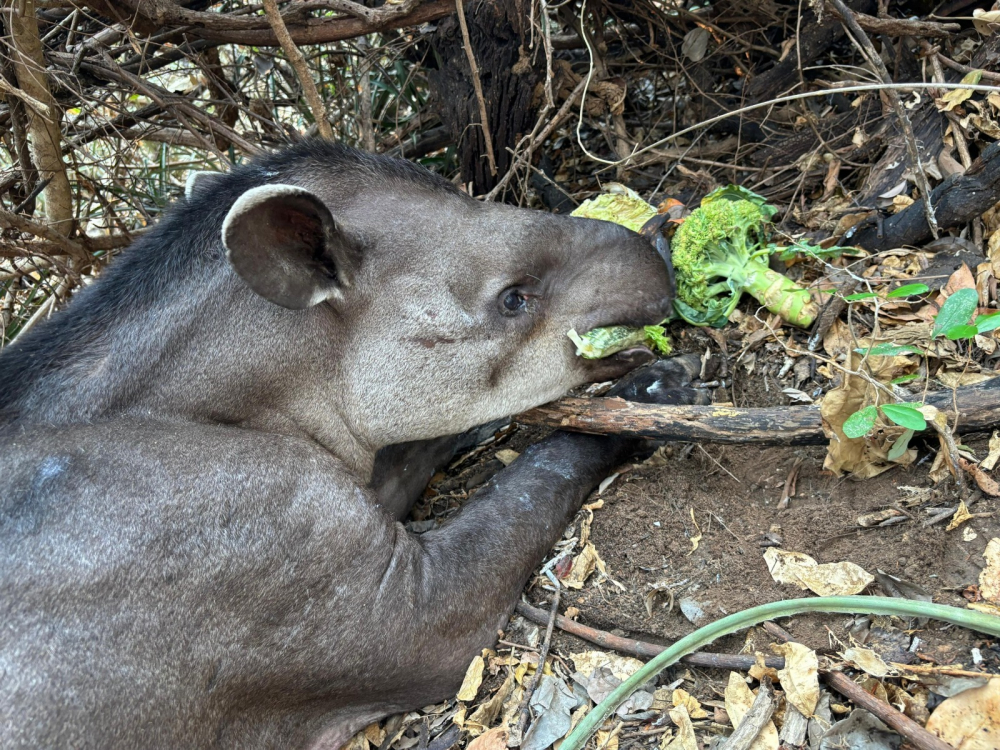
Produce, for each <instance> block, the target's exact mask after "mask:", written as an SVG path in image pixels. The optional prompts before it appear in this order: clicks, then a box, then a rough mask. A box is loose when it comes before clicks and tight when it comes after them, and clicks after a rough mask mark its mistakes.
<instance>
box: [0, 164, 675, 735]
mask: <svg viewBox="0 0 1000 750" xmlns="http://www.w3.org/2000/svg"><path fill="white" fill-rule="evenodd" d="M277 184H281V185H291V186H293V188H294V190H293V191H292V192H294V193H295V195H296V196H301V195H307V196H309V198H308V199H309V200H310V201H316V203H317V205H320V206H322V207H323V210H325V211H327V212H328V213H329V216H330V217H332V220H333V224H332V225H330V226H335V227H336V230H335V231H334V230H332V229H329V227H327V229H329V231H327V230H324V233H323V234H322V236H323V238H324V239H323V243H328V242H330V241H331V237H332V238H333V240H335V241H337V242H342V243H343V245H342V246H341V248H340V249H339V250H338V251H337V252H327V253H326V254H325V255H322V258H320V259H319V260H317V262H318V263H321V264H326V263H328V260H329V259H330V258H333V259H341V260H342V259H343V258H349V257H352V256H350V255H349V254H348V255H345V254H344V253H350V252H356V253H357V265H356V268H352V269H350V274H349V278H350V283H345V282H347V279H348V276H347V275H345V276H344V277H343V278H340V279H339V280H334V282H331V283H335V285H336V289H337V293H336V294H326V293H323V294H321V292H323V290H324V289H325V288H326V287H325V286H324V285H326V284H328V281H329V279H325V280H324V279H323V278H321V277H320V276H316V277H315V279H316V280H315V282H314V283H315V289H314V292H315V297H314V298H311V301H312V302H314V303H315V304H312V305H311V306H308V307H306V308H305V309H299V310H295V309H285V308H283V307H280V306H278V305H275V304H273V303H272V302H270V301H268V300H266V299H264V298H262V297H261V296H259V295H258V294H256V293H254V291H253V289H252V287H253V288H257V286H256V280H255V279H254V278H251V279H249V281H250V283H248V281H247V276H248V274H249V275H252V274H256V273H259V274H274V273H279V272H281V271H276V270H275V268H274V265H273V264H271V265H266V264H265V265H264V266H262V265H261V264H259V263H258V264H257V265H253V264H251V265H249V266H247V267H245V268H243V269H242V270H241V271H240V274H237V273H236V272H234V270H233V268H232V266H230V265H229V264H228V263H227V262H226V259H225V253H224V248H223V246H222V231H223V220H224V219H225V217H226V216H227V215H229V216H231V217H232V216H238V215H239V211H240V210H241V209H240V205H241V204H240V196H242V195H244V194H246V193H247V192H248V191H252V190H254V189H259V188H261V186H263V185H277ZM208 187H210V188H211V189H210V190H208V188H206V190H205V192H202V191H201V188H200V187H199V186H195V189H194V191H193V194H194V195H196V196H197V197H198V200H191V199H189V200H187V201H185V202H184V203H183V204H181V205H180V206H179V207H178V208H177V209H176V210H175V213H174V214H173V215H172V216H171V217H168V218H167V219H165V220H164V221H163V222H162V223H161V225H160V226H159V227H157V228H156V229H154V230H153V232H152V233H151V235H150V236H149V237H147V238H145V239H144V240H142V242H141V243H140V244H139V245H138V246H137V247H135V248H133V249H131V250H129V251H127V252H126V254H125V257H123V258H121V259H120V260H118V261H116V262H115V264H114V267H113V268H112V269H111V270H110V271H109V272H108V273H107V274H106V276H105V278H102V279H101V280H99V281H98V282H97V283H96V284H94V285H93V286H92V287H91V288H90V289H89V290H87V291H86V292H85V293H84V294H82V295H81V298H80V299H79V300H76V301H75V302H74V303H73V304H71V305H70V306H69V308H68V309H67V310H66V311H64V312H62V313H60V314H59V315H57V316H55V318H54V319H53V320H52V321H51V322H50V323H47V324H45V325H42V326H39V327H38V328H37V329H36V330H35V331H33V332H32V333H31V335H29V336H26V337H25V340H24V341H21V342H18V343H16V344H15V345H14V346H12V347H10V348H9V349H8V350H6V351H5V352H3V353H2V354H0V380H4V378H7V380H4V383H5V389H7V392H6V394H5V395H0V457H2V458H0V462H2V463H0V466H2V473H3V486H4V495H3V497H2V498H0V623H2V627H0V746H3V747H4V748H38V747H74V748H89V747H93V748H134V747H146V748H154V747H170V748H177V747H185V748H194V747H239V748H245V747H313V748H321V747H322V748H337V747H339V745H340V744H341V743H342V742H343V741H345V740H346V739H347V738H348V737H349V736H350V735H351V734H352V733H353V732H354V731H356V730H357V729H359V728H360V727H363V726H364V725H365V724H367V723H368V722H370V721H373V720H375V719H378V718H380V717H382V716H385V715H387V714H390V713H393V712H396V711H401V710H407V709H410V708H413V707H417V706H420V705H425V704H427V703H429V702H432V701H434V700H438V699H441V698H444V697H446V696H448V695H449V694H451V693H453V691H454V690H455V688H456V687H457V685H458V683H459V682H460V681H461V677H462V674H463V673H464V670H465V667H466V666H467V664H468V662H469V660H470V659H471V658H472V656H473V655H475V654H476V653H477V652H478V651H479V649H481V648H482V647H484V646H487V645H489V644H491V643H492V642H493V641H494V639H495V637H496V629H497V627H498V626H500V625H501V623H502V622H503V621H504V618H505V617H506V616H507V614H508V613H509V611H510V609H511V608H512V606H513V604H514V602H515V600H516V597H517V594H518V592H519V591H520V589H521V586H522V585H523V583H524V581H525V579H526V578H527V576H528V575H529V574H530V572H531V570H532V569H533V568H534V566H535V565H537V564H538V562H539V561H540V560H541V559H542V557H543V555H544V554H545V552H546V551H547V550H548V549H549V548H550V547H551V545H552V544H553V543H554V542H555V541H556V539H558V537H559V534H560V533H561V531H562V529H563V527H564V524H565V522H566V520H567V518H569V517H570V515H571V514H572V513H573V512H574V511H575V509H576V508H577V507H578V505H579V503H580V501H581V500H582V499H583V498H584V497H585V496H586V494H587V492H588V491H589V490H590V488H591V487H592V486H593V485H594V484H595V483H596V482H597V481H599V480H600V478H601V477H602V476H603V472H604V471H605V470H606V469H607V467H608V466H609V465H610V464H612V463H613V462H614V461H616V460H618V459H620V458H621V456H622V455H624V453H623V451H625V450H626V449H627V446H625V445H624V444H623V443H619V442H606V441H602V440H600V439H598V438H591V437H583V436H569V435H557V436H555V437H553V438H551V439H550V440H549V441H547V442H545V443H543V444H541V445H539V446H536V447H534V448H532V449H531V450H530V451H528V452H527V454H526V455H525V456H524V457H522V458H521V459H519V460H518V461H517V462H515V463H514V464H513V465H512V466H511V467H510V469H508V470H506V471H504V472H502V473H501V475H500V477H499V478H498V479H496V480H495V481H494V482H492V483H491V484H490V485H489V486H488V487H487V488H485V489H483V490H482V491H481V492H480V493H478V495H477V497H476V498H475V499H474V500H473V501H471V502H470V503H469V504H468V505H467V506H466V507H465V508H464V509H463V510H462V511H461V512H460V513H459V514H458V515H457V517H455V518H454V519H453V520H452V521H451V522H450V523H449V524H447V525H446V526H445V527H443V528H441V529H439V530H436V531H432V532H428V533H426V534H424V535H422V536H420V537H416V536H413V535H411V534H409V533H407V532H406V531H405V529H404V528H403V527H402V526H401V525H400V523H399V520H400V519H401V518H402V517H403V516H404V515H405V514H406V513H407V512H408V510H409V507H410V505H411V504H412V502H413V500H414V499H415V498H416V497H417V496H418V494H419V492H420V490H421V488H422V486H423V484H424V483H425V482H426V479H427V477H428V476H429V472H430V471H431V470H432V468H433V467H434V466H435V465H436V464H437V463H438V462H440V461H441V460H443V459H445V458H447V456H448V455H449V451H450V449H451V447H452V446H453V445H454V442H453V441H452V440H451V439H449V438H446V437H444V436H447V435H451V434H454V433H458V432H461V431H463V430H466V429H468V428H470V427H473V426H474V425H476V424H480V423H483V422H487V421H489V420H492V419H494V418H497V417H501V416H504V415H508V414H512V413H516V412H518V411H521V410H523V409H525V408H528V407H531V406H535V405H537V404H540V403H543V402H545V401H547V400H550V399H552V398H555V397H557V396H559V395H561V394H562V393H564V392H565V391H566V390H567V389H568V388H570V387H573V386H576V385H579V384H581V383H584V382H587V381H590V380H596V379H606V378H608V377H612V376H617V375H620V374H622V373H623V372H624V371H626V370H627V369H629V368H630V367H632V366H634V365H635V364H636V363H637V362H638V361H641V359H639V360H637V359H634V358H631V359H630V355H622V356H620V357H617V358H613V359H612V360H609V361H602V362H597V363H588V362H585V361H583V360H580V359H579V358H577V357H575V356H574V353H573V347H572V345H571V344H570V342H569V341H568V339H567V338H566V336H565V332H566V330H568V329H569V328H570V327H576V328H577V329H578V330H587V329H589V328H591V327H593V326H596V325H603V324H611V323H618V322H635V323H648V322H652V321H654V320H655V319H658V317H659V316H660V314H661V312H660V311H661V310H662V309H663V306H664V305H665V303H666V296H667V293H668V282H667V278H666V273H665V271H664V269H663V265H662V263H661V262H660V261H659V259H658V258H657V256H656V253H655V252H654V251H653V249H652V248H651V247H650V246H649V245H648V244H647V243H646V242H645V241H644V240H642V239H640V238H639V237H637V236H636V235H634V234H632V233H630V232H628V231H626V230H624V229H621V228H620V227H616V226H613V225H610V224H605V223H602V222H590V221H586V220H580V219H570V218H565V217H557V216H551V215H547V214H542V213H536V212H530V211H526V210H520V209H515V208H510V207H507V206H500V205H491V204H481V203H478V202H476V201H473V200H471V199H469V198H468V197H467V196H463V195H462V194H460V193H458V192H457V191H455V190H453V189H452V188H451V187H450V186H447V183H443V181H440V180H439V178H437V177H434V176H433V175H430V174H429V173H424V172H421V171H420V170H418V169H416V168H414V167H412V166H411V165H408V164H405V163H400V162H395V161H393V160H389V159H385V158H382V157H372V156H365V155H360V154H358V153H357V152H352V151H350V150H347V149H344V148H342V147H336V146H325V145H307V146H302V147H298V148H297V149H293V150H291V151H288V152H286V153H284V154H278V155H275V156H271V157H267V158H265V159H264V160H263V161H262V162H260V163H258V164H257V165H252V166H250V167H246V168H243V169H242V170H238V171H237V172H236V173H235V174H233V175H219V176H217V177H213V179H212V181H211V184H210V185H209V186H208ZM268 190H270V193H271V194H272V196H273V195H274V194H278V197H279V199H280V194H281V193H282V191H283V190H284V188H277V189H268ZM265 192H267V191H266V190H265ZM209 193H210V194H211V195H209ZM286 193H287V191H286ZM258 195H259V193H258ZM209 201H214V202H212V203H209ZM246 205H248V204H247V203H245V204H244V208H245V207H246ZM297 205H299V204H296V205H293V206H291V208H292V209H295V210H297V209H296V206H297ZM307 213H308V212H307ZM290 215H292V219H290V220H289V221H291V223H290V224H289V225H288V226H278V227H277V228H276V230H275V231H276V234H275V235H274V236H275V237H278V238H279V239H278V240H277V241H276V242H277V244H276V245H274V246H273V247H270V246H269V247H270V250H274V249H275V248H278V249H280V248H281V247H284V245H282V244H281V243H282V242H286V240H287V243H288V247H293V246H294V248H297V249H298V251H301V250H302V248H303V247H313V245H312V244H310V243H313V240H314V238H315V236H316V235H315V232H314V231H313V230H314V228H315V226H314V224H313V223H311V222H312V220H311V219H308V218H307V219H306V226H305V228H304V229H303V228H302V226H301V223H300V220H301V217H299V216H298V215H297V214H295V211H294V210H293V211H292V213H291V214H290ZM275 216H277V217H278V219H276V221H285V219H284V218H281V217H285V216H286V213H283V212H281V211H279V212H277V213H276V214H275ZM252 225H253V223H252V222H251V223H249V224H247V226H252ZM239 226H240V223H239V222H238V221H237V222H234V221H230V222H229V223H228V224H227V227H228V228H232V227H237V228H238V227H239ZM272 229H273V227H272ZM300 230H301V231H300ZM268 231H271V230H270V229H268ZM289 238H290V239H289ZM303 238H304V239H303ZM257 240H259V238H258V237H254V236H245V235H240V233H239V231H235V233H234V232H230V233H227V235H226V242H227V245H229V247H230V251H232V248H233V247H234V246H238V245H240V244H241V243H243V245H242V246H247V247H248V246H249V244H250V243H253V242H254V241H257ZM303 243H304V244H303ZM324 248H325V249H324ZM314 249H316V252H317V253H321V254H322V253H324V252H326V250H328V249H329V248H328V247H327V246H326V245H323V246H317V247H316V248H314ZM270 250H269V252H270ZM265 255H266V254H265ZM296 257H298V258H300V259H301V257H303V256H302V254H301V252H300V253H299V255H298V256H296ZM317 258H319V256H317ZM299 262H300V260H294V259H292V260H289V263H291V264H292V266H289V267H293V266H294V264H295V263H299ZM338 262H339V261H338ZM278 265H281V263H278ZM327 270H328V271H330V273H333V274H334V276H336V274H337V273H338V269H335V268H334V269H327ZM339 270H341V271H344V270H347V269H343V268H341V269H339ZM330 278H333V277H330ZM512 286H514V287H517V288H518V289H521V290H522V291H523V292H524V293H525V294H526V295H528V300H527V303H526V305H525V308H524V310H523V311H520V312H518V313H517V314H514V315H509V314H506V313H505V311H504V308H503V304H502V300H503V291H504V290H505V289H507V288H510V287H512ZM8 383H9V384H10V387H9V388H8V387H7V386H8ZM408 441H416V442H410V444H409V445H398V444H401V443H405V442H408ZM420 441H426V442H420ZM377 455H378V459H377V460H376V456H377ZM373 468H374V477H373ZM518 498H524V499H525V503H526V505H523V506H522V504H521V502H520V500H519V499H518Z"/></svg>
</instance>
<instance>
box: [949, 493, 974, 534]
mask: <svg viewBox="0 0 1000 750" xmlns="http://www.w3.org/2000/svg"><path fill="white" fill-rule="evenodd" d="M970 518H972V514H971V513H969V506H967V505H966V504H965V500H961V501H960V502H959V503H958V510H956V511H955V515H953V516H952V517H951V523H949V524H948V526H947V528H945V531H953V530H954V529H957V528H958V527H959V526H961V525H962V524H963V523H965V522H966V521H968V520H969V519H970Z"/></svg>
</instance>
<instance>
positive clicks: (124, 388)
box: [0, 267, 378, 478]
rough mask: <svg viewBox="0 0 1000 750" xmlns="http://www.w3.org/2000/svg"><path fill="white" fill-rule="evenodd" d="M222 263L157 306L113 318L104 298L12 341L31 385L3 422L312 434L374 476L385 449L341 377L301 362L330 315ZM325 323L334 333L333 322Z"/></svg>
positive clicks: (10, 358) (124, 308) (14, 373)
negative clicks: (349, 404) (265, 295)
mask: <svg viewBox="0 0 1000 750" xmlns="http://www.w3.org/2000/svg"><path fill="white" fill-rule="evenodd" d="M214 270H215V271H216V272H215V273H210V274H207V276H206V277H202V278H200V279H197V281H192V282H189V283H188V284H186V285H178V287H177V288H174V289H170V290H167V291H165V292H164V293H163V294H162V295H161V296H160V297H158V298H157V300H156V304H150V305H140V306H138V307H132V306H129V305H127V304H122V305H121V306H117V307H118V310H119V312H120V314H119V315H116V316H113V317H111V316H100V317H99V318H98V319H91V318H92V317H93V316H90V315H88V314H87V313H88V312H89V308H92V307H94V306H95V304H94V302H95V301H94V299H93V298H89V299H85V300H80V301H79V302H80V304H79V305H72V306H71V307H70V308H69V309H68V310H66V311H65V312H63V313H61V314H60V316H58V317H57V318H55V319H54V320H53V321H51V323H50V325H47V326H43V327H41V328H42V330H38V331H37V333H35V334H34V335H32V336H31V337H28V338H29V340H28V341H26V342H24V343H25V345H24V346H21V345H20V344H15V345H14V346H12V347H11V348H10V350H9V351H7V352H5V353H4V355H3V356H2V357H0V376H4V377H5V376H6V374H7V373H8V372H9V373H10V381H11V382H15V381H17V382H19V384H20V387H19V388H18V389H17V391H18V392H17V393H14V394H13V396H10V395H9V396H8V397H7V398H8V400H7V401H6V402H5V401H3V397H0V424H3V422H5V421H10V420H14V421H17V422H18V423H21V424H25V423H28V424H30V423H47V424H55V425H60V424H74V423H81V422H90V421H99V420H105V419H114V418H121V417H125V418H140V419H162V420H172V421H175V420H180V421H195V422H199V423H211V424H224V425H235V426H240V427H245V428H250V429H259V430H264V431H268V432H276V433H281V434H290V435H300V436H302V437H303V438H306V439H308V440H311V441H313V442H316V443H319V444H320V445H322V446H323V447H324V448H325V449H327V450H329V451H330V452H331V453H333V454H334V455H335V456H336V457H337V458H339V459H340V460H341V461H342V462H343V463H344V464H345V465H347V467H348V468H349V469H351V470H353V471H354V472H356V473H357V474H358V475H359V476H360V477H362V478H367V477H368V476H369V475H370V473H371V468H372V462H373V460H374V453H375V451H376V450H377V448H378V446H369V445H367V444H366V443H365V440H364V438H363V437H361V436H359V435H358V434H357V432H358V431H357V428H356V426H355V425H354V424H353V420H352V419H351V418H350V416H349V414H348V413H347V411H346V406H345V405H344V404H342V403H340V400H341V393H342V390H343V389H337V388H336V387H335V383H334V382H330V380H331V379H330V378H329V373H328V372H327V373H323V375H325V376H326V377H322V375H320V374H319V373H317V372H316V368H317V367H318V365H319V363H315V362H313V363H310V362H303V361H301V358H302V356H303V353H302V350H303V347H302V346H301V342H302V341H303V340H306V341H309V340H313V341H317V340H318V339H317V338H316V337H317V336H319V335H320V333H319V330H316V331H315V332H314V334H312V335H311V331H310V329H312V328H314V327H315V328H317V329H318V328H319V327H320V326H319V325H318V318H319V317H320V316H322V315H324V314H326V315H329V314H330V313H329V311H328V310H322V309H312V310H307V311H294V312H293V311H288V310H284V309H282V308H279V307H277V306H275V305H273V304H271V303H270V302H267V301H266V300H263V299H261V298H260V297H257V296H256V295H254V294H253V293H252V292H251V291H250V290H249V289H248V288H247V287H246V286H245V285H244V284H242V282H240V281H239V279H237V278H236V277H235V275H234V274H232V272H231V271H230V270H229V269H228V267H222V268H219V267H216V268H215V269H214ZM95 286H98V287H99V286H100V285H99V284H98V285H95ZM88 291H90V290H88ZM93 291H94V292H100V291H101V290H100V289H96V288H95V289H94V290H93ZM77 310H79V311H80V315H79V316H78V317H77V318H76V319H75V320H74V317H73V316H74V312H77ZM46 329H48V330H46ZM323 329H324V333H325V335H326V336H327V337H328V336H329V333H330V330H329V329H330V326H329V325H327V326H323ZM296 342H298V344H299V345H298V346H295V343H296ZM323 343H324V345H326V346H331V347H332V348H333V349H334V350H335V349H336V343H335V342H331V341H329V340H328V339H327V340H325V341H324V342H323ZM32 359H36V361H35V362H34V364H35V365H36V366H35V367H32V366H31V364H32V362H31V360H32ZM40 359H44V360H45V362H44V363H39V362H38V361H37V360H40ZM19 360H22V361H20V362H19ZM38 364H44V365H45V366H37V365H38ZM18 365H22V367H20V369H19V368H18ZM334 380H335V379H334ZM317 382H320V383H321V385H320V386H318V387H317V385H316V383H317ZM304 389H309V390H308V392H307V391H305V390H304Z"/></svg>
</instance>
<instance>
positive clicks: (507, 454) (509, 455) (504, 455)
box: [494, 448, 521, 466]
mask: <svg viewBox="0 0 1000 750" xmlns="http://www.w3.org/2000/svg"><path fill="white" fill-rule="evenodd" d="M520 455H521V454H520V453H518V452H517V451H512V450H511V449H510V448H503V449H501V450H498V451H497V452H496V455H495V456H494V458H496V460H497V461H499V462H500V463H502V464H503V465H504V466H510V465H511V464H512V463H513V462H514V459H515V458H517V457H518V456H520Z"/></svg>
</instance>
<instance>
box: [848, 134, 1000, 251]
mask: <svg viewBox="0 0 1000 750" xmlns="http://www.w3.org/2000/svg"><path fill="white" fill-rule="evenodd" d="M997 201H1000V143H991V144H990V145H989V146H988V147H987V148H986V150H985V151H983V153H982V154H981V155H980V156H979V158H978V159H976V160H975V161H974V162H973V163H972V166H971V167H969V169H968V171H967V172H966V173H965V174H963V175H952V176H951V177H949V178H948V179H947V180H945V181H944V182H942V183H941V184H940V185H938V186H937V187H936V188H935V189H934V191H933V192H932V193H931V203H932V204H933V205H934V212H935V215H936V217H937V221H938V225H939V226H940V227H941V228H942V229H947V228H948V227H953V226H957V225H959V224H964V223H965V222H967V221H971V220H972V219H975V218H976V217H977V216H980V215H981V214H982V213H983V212H984V211H986V210H987V209H989V208H990V207H991V206H993V205H994V204H995V203H996V202H997ZM930 237H931V232H930V227H928V226H927V221H926V220H925V218H924V202H923V200H919V201H917V202H916V203H914V204H912V205H910V206H908V207H907V208H906V209H905V210H903V211H900V212H899V213H898V214H896V215H895V216H890V217H888V218H886V219H885V221H883V222H882V232H881V235H880V234H879V229H878V226H877V225H876V224H875V223H874V220H872V223H871V224H867V225H862V228H861V229H860V230H859V231H857V232H855V234H854V235H853V236H851V237H845V238H844V243H845V244H851V245H857V246H859V247H863V248H864V249H865V250H868V251H869V252H875V251H878V250H887V249H889V248H893V247H902V246H904V245H918V244H920V243H921V242H925V241H927V240H928V239H930Z"/></svg>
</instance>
